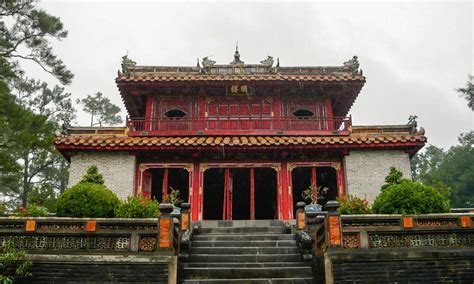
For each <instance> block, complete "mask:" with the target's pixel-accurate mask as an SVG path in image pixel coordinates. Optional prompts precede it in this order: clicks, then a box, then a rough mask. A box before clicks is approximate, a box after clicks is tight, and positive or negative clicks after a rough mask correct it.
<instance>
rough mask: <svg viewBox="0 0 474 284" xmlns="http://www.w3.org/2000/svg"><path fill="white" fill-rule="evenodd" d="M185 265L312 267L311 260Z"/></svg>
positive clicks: (191, 265)
mask: <svg viewBox="0 0 474 284" xmlns="http://www.w3.org/2000/svg"><path fill="white" fill-rule="evenodd" d="M182 265H183V267H280V268H282V269H284V267H311V262H258V263H257V262H191V263H183V264H182Z"/></svg>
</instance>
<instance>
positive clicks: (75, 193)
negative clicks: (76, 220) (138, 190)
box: [56, 182, 120, 218]
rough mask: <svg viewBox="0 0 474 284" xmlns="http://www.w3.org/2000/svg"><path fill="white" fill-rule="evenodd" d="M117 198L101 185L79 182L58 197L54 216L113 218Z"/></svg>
mask: <svg viewBox="0 0 474 284" xmlns="http://www.w3.org/2000/svg"><path fill="white" fill-rule="evenodd" d="M119 205H120V200H119V199H118V197H117V196H116V195H115V194H114V193H113V192H112V191H111V190H109V189H108V188H107V187H105V186H104V185H102V184H97V183H88V182H80V183H78V184H76V185H74V186H73V187H71V188H69V189H67V190H66V191H65V192H63V193H62V194H61V195H59V197H58V200H57V201H56V215H57V216H60V217H61V216H64V217H92V218H99V217H114V211H115V209H116V208H117V207H118V206H119Z"/></svg>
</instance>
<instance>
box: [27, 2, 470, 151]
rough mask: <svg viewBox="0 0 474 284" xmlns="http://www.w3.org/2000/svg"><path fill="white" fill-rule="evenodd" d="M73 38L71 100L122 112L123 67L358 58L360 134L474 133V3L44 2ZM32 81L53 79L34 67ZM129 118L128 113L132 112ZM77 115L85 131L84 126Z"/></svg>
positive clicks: (445, 142) (435, 140)
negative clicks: (391, 128) (97, 102)
mask: <svg viewBox="0 0 474 284" xmlns="http://www.w3.org/2000/svg"><path fill="white" fill-rule="evenodd" d="M40 5H41V7H43V8H45V9H46V10H47V11H48V12H49V13H51V14H53V15H55V16H58V17H60V18H61V20H62V21H63V23H64V25H65V28H66V29H67V30H68V31H69V36H68V37H67V38H66V39H65V40H63V41H61V42H54V43H53V46H54V50H55V52H56V53H57V54H58V55H59V56H60V57H61V58H62V59H63V61H64V62H65V63H66V65H67V67H68V68H69V69H70V70H71V71H72V72H73V73H74V75H75V77H74V80H73V83H72V84H71V85H70V86H68V87H67V90H68V91H69V92H71V93H72V94H73V96H74V98H83V97H85V96H87V95H88V94H93V93H95V92H97V91H101V92H102V93H104V94H105V95H107V96H108V97H109V98H110V99H111V100H112V101H113V102H114V103H116V104H118V105H120V107H121V108H122V109H124V106H123V104H122V101H121V98H120V96H119V93H118V90H117V87H116V85H115V81H114V79H115V77H116V76H117V70H118V69H119V68H120V63H121V57H122V56H123V55H125V54H126V53H127V52H128V53H129V57H130V58H131V59H133V60H135V61H136V62H137V63H138V64H139V65H191V66H193V65H195V64H196V58H202V57H204V56H211V58H212V59H213V60H216V61H217V63H225V64H227V63H229V62H230V61H231V60H232V59H233V53H234V48H235V42H236V41H238V43H239V51H240V54H241V59H242V60H243V61H245V62H246V63H258V62H259V61H260V60H262V59H264V58H266V56H267V55H272V56H274V57H275V58H276V57H279V58H280V64H281V66H298V65H310V66H319V65H342V63H343V62H344V61H346V60H348V59H350V58H351V57H352V56H353V55H357V56H359V61H360V66H361V68H362V69H363V71H364V75H365V76H366V78H367V82H366V84H365V86H364V88H363V89H362V91H361V93H360V94H359V97H358V98H357V100H356V102H355V104H354V105H353V107H352V109H351V111H350V113H351V114H352V117H353V121H354V124H357V125H363V124H403V123H406V122H407V119H408V117H409V115H411V114H416V115H418V117H419V118H418V125H419V126H422V127H424V128H425V129H426V135H427V137H428V141H429V143H431V144H435V145H437V146H442V147H449V146H451V145H453V144H455V143H457V136H458V135H459V134H460V133H462V132H467V131H470V130H472V129H473V125H474V118H473V112H471V111H470V110H469V109H468V107H467V105H466V101H465V100H463V99H461V98H459V96H458V94H457V93H456V92H455V89H456V88H458V87H463V86H464V84H465V83H466V81H467V76H468V73H474V72H473V64H474V63H473V37H474V34H473V19H472V18H473V5H472V3H471V2H470V1H468V2H446V3H445V2H417V3H409V2H392V3H387V2H385V3H370V2H349V3H347V2H337V3H333V2H319V3H310V2H301V3H288V2H276V3H274V2H260V3H250V2H242V3H238V2H227V1H226V2H224V3H222V2H219V3H214V2H196V3H195V2H193V3H189V2H177V3H169V2H137V1H128V2H124V1H122V2H114V1H107V2H73V1H67V2H66V1H60V2H58V1H44V2H42V3H40ZM28 69H29V71H30V73H29V74H30V75H33V76H36V77H39V78H43V79H47V80H48V81H49V82H52V83H54V82H55V81H54V80H51V79H50V78H47V77H45V75H44V72H42V71H41V70H39V69H38V68H37V67H30V66H29V67H28ZM123 115H125V111H124V112H123ZM88 121H89V120H88V117H87V116H86V115H85V114H84V113H80V116H79V119H78V121H77V123H78V124H81V125H87V123H88Z"/></svg>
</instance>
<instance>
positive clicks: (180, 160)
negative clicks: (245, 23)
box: [55, 50, 426, 220]
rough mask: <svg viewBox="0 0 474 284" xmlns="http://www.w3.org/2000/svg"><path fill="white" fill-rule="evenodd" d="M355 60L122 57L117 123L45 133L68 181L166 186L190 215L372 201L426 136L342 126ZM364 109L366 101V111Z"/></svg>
mask: <svg viewBox="0 0 474 284" xmlns="http://www.w3.org/2000/svg"><path fill="white" fill-rule="evenodd" d="M365 81H366V79H365V77H364V76H363V74H362V70H360V69H359V63H358V60H357V57H355V56H354V57H353V58H352V59H350V60H349V61H347V62H344V63H343V64H342V65H341V66H323V67H306V66H305V67H299V66H298V67H296V66H295V67H284V66H280V64H279V60H277V61H276V62H274V59H273V58H272V57H270V56H269V57H268V58H267V59H265V60H263V61H261V62H260V64H246V63H244V62H243V61H242V59H241V58H240V54H239V52H238V50H236V51H235V54H234V59H233V61H232V62H230V63H229V64H223V65H219V64H216V63H215V62H214V61H212V60H210V59H209V58H203V59H202V60H201V61H199V60H198V63H197V65H196V66H190V67H182V66H138V65H136V64H135V62H133V61H132V60H130V59H129V58H128V57H127V56H124V57H123V63H122V70H121V71H119V73H118V77H117V78H116V83H117V87H118V89H119V91H120V94H121V96H122V99H123V102H124V104H125V107H126V109H127V112H128V117H127V120H126V125H125V127H70V128H68V129H67V131H65V132H64V133H63V134H61V135H59V136H58V137H56V139H55V146H56V148H57V149H58V150H59V151H60V152H61V153H62V154H63V155H64V156H65V157H66V158H67V159H68V160H70V162H71V166H70V179H69V183H70V185H73V184H75V183H77V182H78V181H79V180H80V178H81V176H82V175H83V174H84V173H85V172H86V169H87V168H88V167H89V166H91V165H96V166H97V167H98V168H99V171H100V172H101V173H102V174H103V175H104V178H105V183H106V185H107V186H108V187H109V188H110V189H111V190H112V191H114V192H115V193H116V194H117V195H118V196H119V197H120V198H122V199H125V198H127V197H128V196H133V195H139V194H141V195H144V196H146V197H149V198H155V199H157V200H158V201H159V202H162V201H163V200H164V199H165V197H166V195H167V194H169V193H170V191H171V190H172V189H174V190H179V192H180V196H181V199H183V200H185V201H189V203H190V204H191V212H192V219H193V220H253V219H280V220H289V219H293V218H294V214H295V209H296V208H295V207H296V206H295V205H296V203H297V202H298V201H302V200H303V191H305V190H306V189H308V188H309V187H310V186H312V188H313V189H317V190H314V193H313V194H314V199H315V200H317V201H318V203H320V204H324V203H325V202H327V201H328V200H334V199H335V198H337V197H343V196H346V195H347V194H352V195H357V196H360V197H366V198H367V199H368V200H373V199H374V198H375V197H376V196H377V194H378V193H379V191H380V187H381V186H382V185H383V183H384V178H385V176H386V175H387V174H388V172H389V169H390V167H392V166H393V167H396V168H398V169H399V170H401V171H402V172H403V173H404V175H405V176H406V177H410V157H411V156H413V155H414V154H415V153H416V152H417V151H418V150H419V149H420V148H421V147H423V145H424V144H425V142H426V137H425V136H424V130H423V129H422V128H421V129H420V130H418V129H417V126H416V121H415V120H414V119H413V118H412V119H410V121H409V123H407V124H403V125H370V126H356V125H353V124H352V118H351V116H350V115H349V110H350V109H351V106H352V105H353V103H354V102H355V100H356V98H357V96H358V94H359V92H360V91H361V89H362V87H363V86H364V84H365ZM374 107H376V106H374Z"/></svg>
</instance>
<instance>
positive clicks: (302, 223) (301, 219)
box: [296, 201, 306, 231]
mask: <svg viewBox="0 0 474 284" xmlns="http://www.w3.org/2000/svg"><path fill="white" fill-rule="evenodd" d="M305 205H306V203H304V202H302V201H300V202H298V203H296V208H297V209H296V229H297V230H299V231H301V230H304V229H306V213H305V212H304V207H305Z"/></svg>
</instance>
